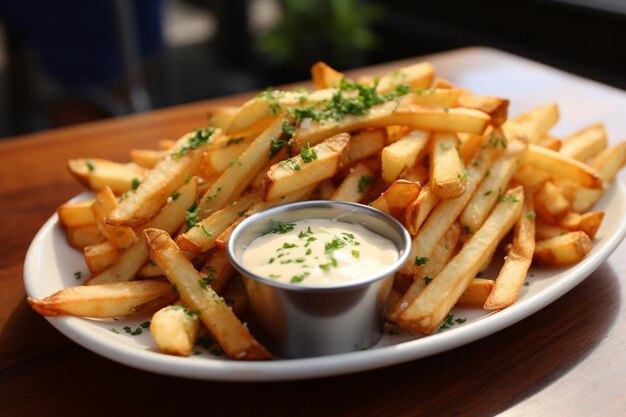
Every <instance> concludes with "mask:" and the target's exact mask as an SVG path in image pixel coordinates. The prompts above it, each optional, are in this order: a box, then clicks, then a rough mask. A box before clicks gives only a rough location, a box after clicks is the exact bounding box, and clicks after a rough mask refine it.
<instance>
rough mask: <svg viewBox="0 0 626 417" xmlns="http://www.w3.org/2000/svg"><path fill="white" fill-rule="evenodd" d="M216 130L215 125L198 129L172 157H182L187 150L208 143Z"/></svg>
mask: <svg viewBox="0 0 626 417" xmlns="http://www.w3.org/2000/svg"><path fill="white" fill-rule="evenodd" d="M214 132H215V128H214V127H207V128H205V129H196V130H195V132H194V135H193V136H192V137H190V138H189V140H188V141H187V143H186V144H185V145H183V146H181V147H180V149H179V150H178V151H176V152H174V153H172V154H171V156H172V158H180V157H181V156H183V155H185V154H186V153H187V152H189V151H191V150H194V149H198V148H199V147H200V146H202V145H204V144H206V143H207V142H208V141H209V139H210V138H211V136H212V135H213V133H214Z"/></svg>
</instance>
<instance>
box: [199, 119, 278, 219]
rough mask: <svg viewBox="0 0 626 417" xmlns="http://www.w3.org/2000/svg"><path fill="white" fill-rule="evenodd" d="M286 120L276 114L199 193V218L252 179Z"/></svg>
mask: <svg viewBox="0 0 626 417" xmlns="http://www.w3.org/2000/svg"><path fill="white" fill-rule="evenodd" d="M286 121H287V119H286V118H283V117H279V118H278V119H277V120H276V121H275V122H274V123H272V125H271V126H270V127H268V128H267V130H265V131H264V132H263V133H261V134H260V135H259V136H258V137H257V138H256V139H254V141H253V142H252V143H251V144H250V146H249V147H248V149H246V150H245V151H244V153H243V154H241V156H240V157H239V159H238V160H237V161H236V162H235V163H231V164H230V166H229V167H228V168H227V169H226V171H224V172H223V173H222V175H221V176H220V177H219V178H218V179H217V180H216V181H215V182H214V183H213V184H212V185H211V187H210V188H209V189H208V191H207V192H206V193H205V194H204V195H203V196H202V199H201V200H200V203H199V204H198V207H199V209H200V218H201V219H204V218H205V217H207V216H209V215H210V214H211V213H213V212H214V211H217V210H219V209H221V208H223V207H224V206H225V205H226V204H227V203H228V202H229V201H232V200H235V199H237V197H238V196H239V194H241V192H242V191H243V190H245V189H246V187H247V186H248V185H249V184H250V182H252V180H253V179H254V177H255V175H256V174H257V173H258V172H260V171H261V170H262V169H263V167H264V166H265V165H266V163H267V162H268V161H269V157H270V151H271V148H272V142H273V141H276V140H277V139H278V138H280V137H281V135H282V134H283V129H282V124H283V122H286Z"/></svg>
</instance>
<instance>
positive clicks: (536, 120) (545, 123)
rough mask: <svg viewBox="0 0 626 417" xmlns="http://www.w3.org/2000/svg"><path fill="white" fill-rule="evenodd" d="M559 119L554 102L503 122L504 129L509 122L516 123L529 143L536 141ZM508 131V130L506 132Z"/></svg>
mask: <svg viewBox="0 0 626 417" xmlns="http://www.w3.org/2000/svg"><path fill="white" fill-rule="evenodd" d="M558 120H559V108H558V106H557V105H556V103H550V104H547V105H545V106H540V107H536V108H534V109H533V110H531V111H529V112H526V113H523V114H521V115H519V116H517V117H516V118H514V119H513V120H512V121H511V122H506V123H505V124H504V126H505V131H506V130H507V128H508V126H507V125H510V124H516V125H517V127H518V128H519V129H520V130H521V132H520V133H522V134H523V135H524V136H526V138H527V139H528V140H529V142H530V143H537V142H538V141H539V140H540V139H541V138H543V137H545V136H546V135H547V134H548V131H549V130H550V129H551V128H552V126H554V125H555V124H556V122H557V121H558ZM507 133H508V132H507Z"/></svg>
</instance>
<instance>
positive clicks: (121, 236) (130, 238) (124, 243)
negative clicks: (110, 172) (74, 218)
mask: <svg viewBox="0 0 626 417" xmlns="http://www.w3.org/2000/svg"><path fill="white" fill-rule="evenodd" d="M118 206H119V204H118V202H117V199H116V198H115V196H114V195H113V191H111V189H110V188H109V187H108V186H107V187H104V188H103V189H102V191H100V192H99V193H98V195H96V200H95V202H94V203H93V205H92V206H91V211H92V212H93V216H94V218H95V219H96V223H97V224H98V227H99V228H100V232H101V233H102V234H103V235H104V236H105V237H106V238H107V240H108V241H109V242H111V244H112V245H113V247H114V248H115V249H116V250H117V251H119V252H123V251H125V250H126V249H128V248H129V247H131V246H132V245H133V244H134V243H135V242H136V241H137V236H135V232H134V231H133V229H132V228H130V227H126V226H113V225H110V224H107V223H106V222H105V219H106V217H107V216H108V215H109V214H110V213H111V212H112V211H113V210H115V209H116V208H117V207H118Z"/></svg>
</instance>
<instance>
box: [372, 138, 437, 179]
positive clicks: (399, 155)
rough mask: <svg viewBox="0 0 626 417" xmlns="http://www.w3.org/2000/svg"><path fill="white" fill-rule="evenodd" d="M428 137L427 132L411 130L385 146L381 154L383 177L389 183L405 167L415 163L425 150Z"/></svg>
mask: <svg viewBox="0 0 626 417" xmlns="http://www.w3.org/2000/svg"><path fill="white" fill-rule="evenodd" d="M429 138H430V134H429V132H423V131H420V130H412V131H411V132H409V134H408V135H407V136H405V137H403V138H401V139H398V140H397V141H395V142H394V143H392V144H390V145H388V146H386V147H385V148H384V149H383V151H382V154H381V163H382V174H381V175H382V177H383V179H384V180H385V181H387V182H388V183H391V182H393V181H395V180H396V179H398V178H399V177H400V174H402V172H403V171H404V170H405V169H407V168H411V167H412V166H413V165H415V162H416V161H417V159H418V156H419V155H420V154H422V153H423V152H425V150H426V144H428V140H429Z"/></svg>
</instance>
